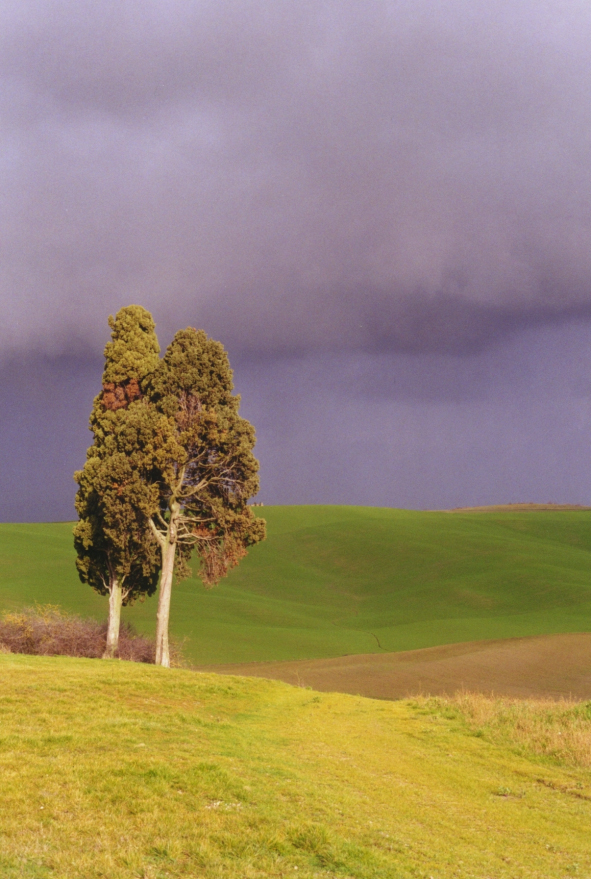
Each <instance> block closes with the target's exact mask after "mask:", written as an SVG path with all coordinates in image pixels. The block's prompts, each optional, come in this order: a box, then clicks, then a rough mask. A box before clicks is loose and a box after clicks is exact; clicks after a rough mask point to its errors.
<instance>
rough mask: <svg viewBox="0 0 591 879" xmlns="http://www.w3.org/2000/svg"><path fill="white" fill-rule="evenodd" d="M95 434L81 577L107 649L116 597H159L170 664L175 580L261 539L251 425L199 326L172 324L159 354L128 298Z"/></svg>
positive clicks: (116, 322)
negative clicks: (102, 614)
mask: <svg viewBox="0 0 591 879" xmlns="http://www.w3.org/2000/svg"><path fill="white" fill-rule="evenodd" d="M109 326H110V327H111V330H112V334H111V336H112V338H111V341H110V342H109V343H108V344H107V346H106V348H105V368H104V372H103V385H102V391H101V393H100V394H99V395H98V396H97V397H96V398H95V400H94V405H93V410H92V414H91V418H90V427H91V430H92V432H93V435H94V441H93V444H92V446H91V447H90V448H89V450H88V453H87V460H86V464H85V465H84V468H83V469H82V470H81V471H78V472H77V473H76V474H75V479H76V480H77V482H78V484H79V489H78V493H77V496H76V509H77V511H78V515H79V522H78V524H77V525H76V527H75V529H74V542H75V546H76V550H77V561H76V564H77V568H78V573H79V575H80V578H81V580H83V582H86V583H89V584H90V585H91V586H92V587H93V588H94V589H96V590H97V591H98V592H99V593H101V594H105V595H106V594H108V595H109V628H108V637H107V648H106V651H105V655H106V656H113V655H115V653H116V649H117V637H118V631H119V623H120V612H121V605H122V604H126V603H129V602H130V601H133V600H134V599H135V598H137V597H139V596H144V595H151V594H153V592H154V591H155V589H156V582H157V579H158V573H159V572H160V594H159V603H158V617H157V632H156V662H158V663H160V664H162V665H165V666H167V665H169V662H170V660H169V649H168V626H169V617H170V600H171V590H172V582H173V576H174V574H175V573H176V576H177V577H183V576H186V575H187V574H188V573H189V571H190V569H189V561H190V558H191V555H192V554H193V553H195V554H196V556H197V558H198V560H199V570H198V575H199V576H200V578H201V580H202V582H203V584H204V585H205V586H206V587H210V586H213V585H214V584H215V583H217V582H218V581H219V580H220V579H221V577H223V576H224V575H225V574H226V573H227V572H228V570H229V569H230V568H232V567H233V566H234V565H236V564H237V563H238V562H239V561H240V559H241V558H242V557H243V556H244V555H245V554H246V551H247V548H248V547H249V546H251V545H253V544H254V543H257V542H258V541H260V540H262V539H263V538H264V536H265V522H264V520H263V519H260V518H257V517H256V516H255V515H254V513H253V511H252V509H251V507H250V506H249V505H248V501H249V499H250V498H251V497H253V496H254V495H255V494H256V493H257V491H258V488H259V481H258V462H257V460H256V458H255V457H254V454H253V447H254V444H255V433H254V428H253V427H252V425H251V424H250V423H249V422H248V421H247V420H246V419H244V418H242V417H241V416H240V415H239V413H238V409H239V404H240V398H239V396H238V395H235V394H233V381H232V379H233V376H232V370H231V368H230V363H229V360H228V355H227V353H226V351H225V349H224V347H223V345H222V344H221V343H220V342H216V341H214V340H213V339H210V338H209V337H208V336H207V334H206V333H205V332H204V331H203V330H196V329H193V328H192V327H189V328H187V329H185V330H180V331H179V332H178V333H177V334H176V335H175V337H174V339H173V341H172V342H171V344H170V345H169V347H168V349H167V351H166V353H165V355H164V358H163V359H162V360H160V359H159V356H158V355H159V347H158V341H157V338H156V333H155V327H154V321H153V320H152V317H151V315H150V314H149V312H147V311H145V309H143V308H141V307H140V306H137V305H132V306H128V307H126V308H123V309H121V310H120V311H119V312H118V313H117V315H116V317H115V318H112V317H111V318H109Z"/></svg>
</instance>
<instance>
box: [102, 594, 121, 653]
mask: <svg viewBox="0 0 591 879" xmlns="http://www.w3.org/2000/svg"><path fill="white" fill-rule="evenodd" d="M122 603H123V589H122V588H121V583H120V582H119V580H118V578H117V577H114V578H113V579H112V580H111V591H110V593H109V623H108V626H107V643H106V646H105V652H104V653H103V659H115V657H116V656H117V650H118V648H119V628H120V626H121V605H122Z"/></svg>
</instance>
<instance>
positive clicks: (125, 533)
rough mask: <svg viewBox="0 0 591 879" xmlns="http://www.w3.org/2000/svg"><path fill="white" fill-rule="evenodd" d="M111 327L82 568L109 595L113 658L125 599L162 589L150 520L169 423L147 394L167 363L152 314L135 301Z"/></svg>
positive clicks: (86, 488)
mask: <svg viewBox="0 0 591 879" xmlns="http://www.w3.org/2000/svg"><path fill="white" fill-rule="evenodd" d="M109 326H110V327H111V331H112V332H111V341H110V342H109V343H108V344H107V346H106V347H105V368H104V372H103V381H102V390H101V392H100V393H99V394H98V395H97V396H96V397H95V400H94V404H93V408H92V413H91V416H90V429H91V431H92V433H93V436H94V440H93V443H92V445H91V446H90V448H89V449H88V452H87V457H86V463H85V465H84V467H83V469H82V470H80V471H77V472H76V473H75V475H74V478H75V480H76V482H77V483H78V485H79V488H78V492H77V494H76V502H75V504H76V511H77V513H78V517H79V521H78V523H77V525H76V526H75V528H74V545H75V548H76V553H77V559H76V567H77V569H78V574H79V577H80V579H81V580H82V582H84V583H88V584H89V585H90V586H91V587H92V588H93V589H95V590H96V591H97V592H98V593H99V594H101V595H108V596H109V622H108V629H107V643H106V648H105V654H104V655H105V658H107V657H113V656H115V655H116V652H117V645H118V639H119V627H120V619H121V606H122V605H125V604H129V603H131V602H132V601H134V600H135V599H136V598H138V597H141V596H144V595H151V594H153V593H154V592H155V591H156V586H157V580H158V573H159V568H160V558H159V552H158V545H157V543H156V541H155V540H154V538H153V536H152V534H151V531H150V527H149V521H150V517H151V516H152V514H153V513H154V511H155V510H156V509H157V508H158V504H159V496H158V487H157V485H156V484H155V482H154V478H153V474H154V472H155V471H154V467H155V449H154V437H155V436H156V435H157V434H158V430H157V424H158V423H160V424H161V425H162V424H164V425H165V426H166V425H167V423H168V422H167V421H166V419H163V418H162V417H161V416H158V414H157V413H156V412H155V410H154V409H153V407H151V406H150V405H149V403H148V401H147V400H146V398H145V396H144V386H145V384H146V381H147V379H148V378H149V377H150V376H151V374H152V373H154V372H155V370H156V369H157V368H158V364H159V356H158V355H159V350H160V349H159V346H158V340H157V338H156V333H155V326H154V321H153V319H152V316H151V315H150V313H149V312H148V311H146V310H145V309H143V308H141V306H138V305H130V306H127V307H126V308H122V309H121V310H120V311H119V312H118V313H117V315H116V317H115V318H113V317H109Z"/></svg>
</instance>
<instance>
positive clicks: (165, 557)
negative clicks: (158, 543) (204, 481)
mask: <svg viewBox="0 0 591 879" xmlns="http://www.w3.org/2000/svg"><path fill="white" fill-rule="evenodd" d="M178 513H179V506H178V504H173V505H172V508H171V511H170V523H169V526H168V532H167V534H166V538H165V541H164V543H163V544H162V573H161V575H160V595H159V596H158V613H157V615H156V665H163V666H164V668H170V653H169V648H168V622H169V619H170V598H171V595H172V577H173V574H174V557H175V553H176V532H177V517H178Z"/></svg>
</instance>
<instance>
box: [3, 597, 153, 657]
mask: <svg viewBox="0 0 591 879" xmlns="http://www.w3.org/2000/svg"><path fill="white" fill-rule="evenodd" d="M106 640H107V624H106V623H99V622H97V621H96V620H91V619H83V618H82V617H79V616H77V615H76V614H71V613H66V612H65V611H63V610H62V609H61V608H59V607H56V606H54V605H45V606H43V607H40V606H37V607H26V608H23V609H22V610H19V611H16V612H9V611H6V612H4V614H3V615H2V617H1V618H0V652H7V651H10V652H11V653H26V654H29V655H34V656H79V657H87V658H90V659H98V658H100V657H101V656H102V655H103V653H104V650H105V644H106ZM155 653H156V648H155V643H154V640H153V639H152V638H147V637H146V636H144V635H137V634H136V633H135V632H134V631H133V629H132V627H131V626H130V625H129V624H127V623H123V624H122V625H121V634H120V637H119V651H118V656H119V659H128V660H131V661H132V662H152V663H153V662H154V657H155Z"/></svg>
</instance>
